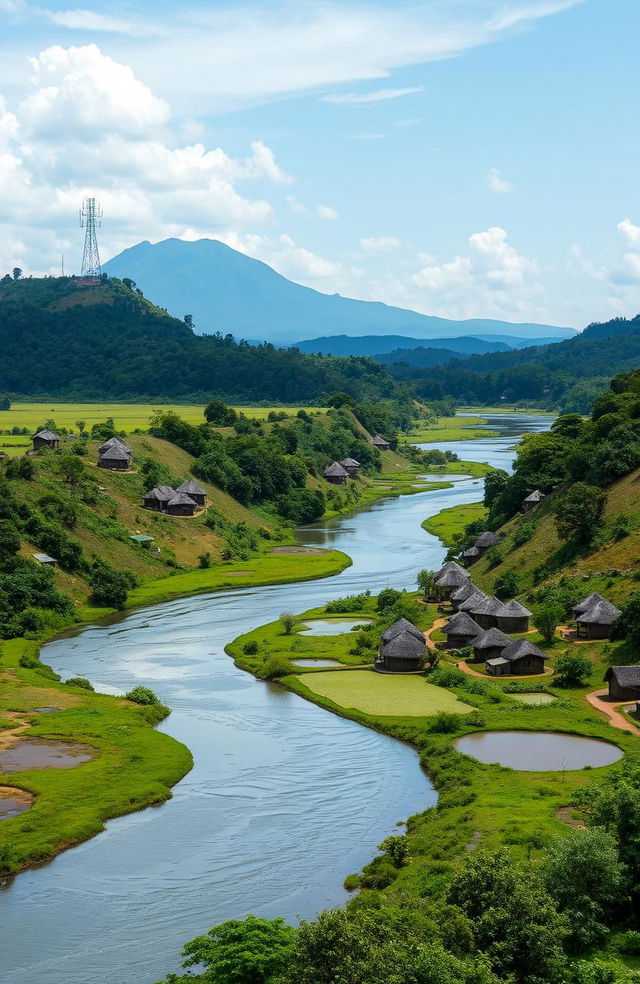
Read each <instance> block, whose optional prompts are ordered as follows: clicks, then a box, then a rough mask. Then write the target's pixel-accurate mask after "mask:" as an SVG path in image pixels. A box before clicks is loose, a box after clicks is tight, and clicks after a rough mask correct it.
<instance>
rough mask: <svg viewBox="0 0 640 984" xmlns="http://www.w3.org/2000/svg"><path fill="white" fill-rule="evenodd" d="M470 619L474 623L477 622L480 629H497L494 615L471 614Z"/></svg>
mask: <svg viewBox="0 0 640 984" xmlns="http://www.w3.org/2000/svg"><path fill="white" fill-rule="evenodd" d="M471 618H472V619H473V621H474V622H477V623H478V625H479V626H480V628H482V629H493V628H497V627H498V619H497V618H496V616H495V615H475V614H472V615H471Z"/></svg>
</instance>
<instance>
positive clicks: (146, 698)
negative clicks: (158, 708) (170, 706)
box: [125, 687, 160, 704]
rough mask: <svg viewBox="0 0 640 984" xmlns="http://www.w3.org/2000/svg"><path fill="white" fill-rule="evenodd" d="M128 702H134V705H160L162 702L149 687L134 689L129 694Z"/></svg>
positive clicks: (127, 695) (126, 695) (127, 696)
mask: <svg viewBox="0 0 640 984" xmlns="http://www.w3.org/2000/svg"><path fill="white" fill-rule="evenodd" d="M125 697H126V698H127V700H132V701H133V702H134V704H159V703H160V700H159V698H158V697H157V696H156V694H154V692H153V690H151V689H150V688H149V687H134V688H133V690H130V691H129V693H128V694H125Z"/></svg>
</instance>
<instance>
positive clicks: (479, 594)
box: [458, 588, 489, 618]
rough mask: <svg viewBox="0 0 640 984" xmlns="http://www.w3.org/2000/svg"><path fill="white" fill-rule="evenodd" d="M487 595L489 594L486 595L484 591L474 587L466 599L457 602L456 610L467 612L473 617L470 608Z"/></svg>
mask: <svg viewBox="0 0 640 984" xmlns="http://www.w3.org/2000/svg"><path fill="white" fill-rule="evenodd" d="M488 597H489V596H488V595H486V594H485V593H484V591H481V590H480V588H476V590H475V592H474V593H473V594H472V595H469V597H468V598H467V599H466V601H461V602H458V611H459V612H468V613H469V615H471V617H472V618H473V611H472V609H473V608H475V607H476V605H479V604H480V602H481V601H484V600H485V599H486V598H488Z"/></svg>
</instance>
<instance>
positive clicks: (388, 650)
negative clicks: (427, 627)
mask: <svg viewBox="0 0 640 984" xmlns="http://www.w3.org/2000/svg"><path fill="white" fill-rule="evenodd" d="M425 651H426V643H425V641H424V636H423V638H422V641H420V640H419V639H417V638H416V636H415V635H414V634H413V633H412V632H408V631H406V630H405V631H402V632H399V633H398V634H397V635H395V636H394V637H393V639H390V640H389V642H385V643H384V644H383V646H382V648H381V649H380V658H379V659H378V661H377V662H376V667H377V668H378V669H384V670H386V671H387V672H388V673H412V672H415V671H416V670H419V669H420V667H421V665H422V659H423V657H424V654H425Z"/></svg>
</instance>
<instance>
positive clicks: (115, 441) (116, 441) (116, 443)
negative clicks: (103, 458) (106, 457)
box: [98, 437, 133, 457]
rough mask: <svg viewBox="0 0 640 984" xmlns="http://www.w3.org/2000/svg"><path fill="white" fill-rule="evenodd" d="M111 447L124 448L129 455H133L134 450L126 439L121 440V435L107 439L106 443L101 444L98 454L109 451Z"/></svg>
mask: <svg viewBox="0 0 640 984" xmlns="http://www.w3.org/2000/svg"><path fill="white" fill-rule="evenodd" d="M109 448H122V449H123V450H124V451H126V452H127V454H128V455H129V457H131V456H132V455H133V451H132V450H131V448H130V447H129V445H128V444H125V443H124V441H121V440H120V438H119V437H110V438H109V440H108V441H105V442H104V444H101V445H100V447H99V448H98V454H104V453H105V451H107V450H108V449H109Z"/></svg>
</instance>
